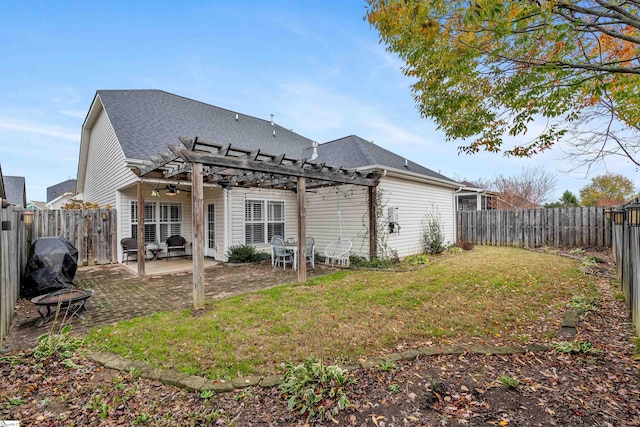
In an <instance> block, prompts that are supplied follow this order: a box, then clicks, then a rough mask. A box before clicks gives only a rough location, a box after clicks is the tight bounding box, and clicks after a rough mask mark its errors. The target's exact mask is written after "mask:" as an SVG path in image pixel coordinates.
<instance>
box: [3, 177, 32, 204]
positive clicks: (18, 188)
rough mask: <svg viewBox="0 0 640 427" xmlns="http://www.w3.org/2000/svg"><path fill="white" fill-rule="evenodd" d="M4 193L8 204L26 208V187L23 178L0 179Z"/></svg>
mask: <svg viewBox="0 0 640 427" xmlns="http://www.w3.org/2000/svg"><path fill="white" fill-rule="evenodd" d="M2 181H3V184H4V191H5V195H6V198H7V200H8V201H9V203H10V204H12V205H16V206H18V207H21V208H24V207H26V206H27V187H26V185H25V181H24V177H23V176H7V175H5V176H4V177H3V178H2Z"/></svg>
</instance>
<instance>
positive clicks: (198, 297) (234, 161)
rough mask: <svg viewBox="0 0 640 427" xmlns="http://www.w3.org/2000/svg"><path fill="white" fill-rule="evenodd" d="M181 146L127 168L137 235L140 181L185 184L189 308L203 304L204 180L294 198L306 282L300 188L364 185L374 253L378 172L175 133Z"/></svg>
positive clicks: (141, 248) (302, 278) (141, 199)
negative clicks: (134, 180) (133, 183)
mask: <svg viewBox="0 0 640 427" xmlns="http://www.w3.org/2000/svg"><path fill="white" fill-rule="evenodd" d="M180 141H181V143H182V145H181V146H180V145H172V146H170V147H169V149H170V152H160V153H158V155H157V156H153V157H151V158H150V159H149V161H148V162H145V163H146V166H143V167H135V168H132V169H133V172H134V173H136V174H137V175H138V176H139V177H140V179H139V181H138V187H137V190H138V191H137V198H138V206H139V208H138V236H144V209H143V208H140V207H142V206H144V191H143V183H144V180H145V179H163V180H169V181H182V182H184V181H189V182H191V203H192V209H193V213H192V225H193V241H192V259H193V307H194V309H201V308H204V202H203V191H204V190H203V188H204V183H205V182H207V183H211V184H217V185H218V186H220V187H222V188H233V187H245V188H246V187H256V188H266V189H278V190H289V191H295V192H296V193H297V201H298V238H297V243H298V259H297V263H298V264H297V271H298V282H300V283H304V282H306V281H307V269H306V245H305V240H306V234H307V233H306V229H307V225H306V192H307V190H308V189H313V188H319V187H326V186H332V185H341V184H352V185H361V186H366V187H368V189H369V207H368V208H369V253H370V256H372V257H373V256H375V253H376V226H375V225H376V218H375V214H376V213H375V212H376V210H375V204H376V187H377V185H378V182H379V180H380V178H381V177H382V171H359V170H357V169H353V168H343V167H341V166H338V167H336V166H331V165H327V164H325V163H323V162H313V161H310V160H307V159H293V158H289V157H287V156H285V155H284V154H278V155H274V154H269V153H263V152H261V151H260V150H259V149H258V150H247V149H243V148H236V147H232V146H231V145H230V144H217V143H213V142H205V141H200V140H199V139H198V138H197V137H196V138H193V139H189V138H184V137H181V138H180ZM144 252H145V247H144V239H138V253H139V254H144ZM138 274H139V275H144V274H145V260H144V256H139V257H138Z"/></svg>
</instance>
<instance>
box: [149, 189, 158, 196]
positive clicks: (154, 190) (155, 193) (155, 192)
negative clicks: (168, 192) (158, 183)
mask: <svg viewBox="0 0 640 427" xmlns="http://www.w3.org/2000/svg"><path fill="white" fill-rule="evenodd" d="M151 197H160V192H159V191H158V190H156V189H153V191H151Z"/></svg>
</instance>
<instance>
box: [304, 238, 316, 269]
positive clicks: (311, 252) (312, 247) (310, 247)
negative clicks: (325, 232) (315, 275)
mask: <svg viewBox="0 0 640 427" xmlns="http://www.w3.org/2000/svg"><path fill="white" fill-rule="evenodd" d="M306 246H307V257H306V262H308V263H310V264H311V268H313V269H314V270H315V268H316V255H315V252H316V244H315V242H314V240H313V237H307V240H306Z"/></svg>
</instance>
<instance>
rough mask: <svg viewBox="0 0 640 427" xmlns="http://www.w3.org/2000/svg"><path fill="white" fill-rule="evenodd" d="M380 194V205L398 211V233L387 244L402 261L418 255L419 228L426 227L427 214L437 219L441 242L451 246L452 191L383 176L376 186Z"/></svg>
mask: <svg viewBox="0 0 640 427" xmlns="http://www.w3.org/2000/svg"><path fill="white" fill-rule="evenodd" d="M378 188H379V189H380V190H382V193H383V200H382V203H383V204H386V207H385V208H384V215H385V216H386V215H387V208H388V207H396V208H398V217H399V221H398V222H399V224H400V227H401V229H400V233H393V234H390V235H389V238H388V240H387V243H388V245H389V247H390V248H392V249H395V250H396V251H397V252H398V256H400V257H405V256H407V255H413V254H418V253H421V252H422V251H423V249H424V246H423V244H422V234H423V229H424V227H423V224H426V220H427V215H428V214H430V213H433V214H436V215H439V216H440V219H441V221H442V222H441V223H442V226H443V231H444V234H445V242H446V243H447V244H451V243H454V242H455V212H454V190H453V189H451V188H445V187H438V186H434V185H429V184H425V183H420V182H415V181H409V180H406V179H401V178H398V177H390V176H386V177H384V178H383V179H382V180H381V181H380V185H379V186H378Z"/></svg>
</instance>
